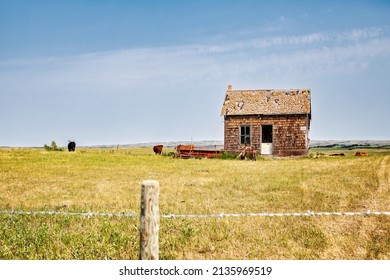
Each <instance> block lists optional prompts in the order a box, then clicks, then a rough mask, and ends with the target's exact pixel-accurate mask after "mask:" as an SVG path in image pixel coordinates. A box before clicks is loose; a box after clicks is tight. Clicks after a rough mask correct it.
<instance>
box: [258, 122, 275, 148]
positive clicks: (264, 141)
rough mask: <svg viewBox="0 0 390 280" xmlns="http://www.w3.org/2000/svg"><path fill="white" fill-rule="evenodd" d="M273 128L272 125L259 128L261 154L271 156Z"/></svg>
mask: <svg viewBox="0 0 390 280" xmlns="http://www.w3.org/2000/svg"><path fill="white" fill-rule="evenodd" d="M272 140H273V127H272V125H262V126H261V154H262V155H272V148H273V147H272Z"/></svg>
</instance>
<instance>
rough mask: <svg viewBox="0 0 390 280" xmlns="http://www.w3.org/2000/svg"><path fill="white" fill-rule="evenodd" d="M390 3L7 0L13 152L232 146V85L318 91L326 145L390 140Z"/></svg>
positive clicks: (6, 87) (3, 25)
mask: <svg viewBox="0 0 390 280" xmlns="http://www.w3.org/2000/svg"><path fill="white" fill-rule="evenodd" d="M389 15H390V2H389V1H342V2H341V1H254V0H253V1H251V0H247V1H228V0H225V1H222V0H207V1H202V0H200V1H173V0H172V1H81V0H80V1H72V0H70V1H39V0H36V1H18V0H13V1H5V0H0V146H43V144H50V142H51V141H52V140H55V141H56V142H57V144H59V145H62V146H64V145H66V144H67V143H68V140H75V141H76V142H77V143H78V144H79V145H98V144H107V145H111V144H112V145H115V144H129V143H139V142H165V141H184V140H194V141H197V140H222V139H223V118H222V117H221V116H220V109H221V106H222V103H223V100H224V95H225V92H226V89H227V86H228V85H229V84H231V85H233V89H271V88H276V89H290V88H310V89H311V92H312V124H311V130H310V138H311V139H315V140H331V139H334V140H355V139H356V140H366V139H368V140H370V139H372V140H388V139H390V110H389V105H390V79H389V73H390V70H389V69H390V17H389Z"/></svg>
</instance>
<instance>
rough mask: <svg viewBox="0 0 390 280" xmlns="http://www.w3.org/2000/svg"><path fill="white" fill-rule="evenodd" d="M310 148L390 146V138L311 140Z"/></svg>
mask: <svg viewBox="0 0 390 280" xmlns="http://www.w3.org/2000/svg"><path fill="white" fill-rule="evenodd" d="M309 147H310V148H340V149H354V148H390V140H311V141H310V144H309Z"/></svg>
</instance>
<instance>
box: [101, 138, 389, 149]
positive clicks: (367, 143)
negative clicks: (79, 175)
mask: <svg viewBox="0 0 390 280" xmlns="http://www.w3.org/2000/svg"><path fill="white" fill-rule="evenodd" d="M180 144H181V145H195V147H198V148H204V149H217V150H221V149H223V148H224V144H223V141H222V140H203V141H170V142H146V143H135V144H123V145H119V147H120V148H152V147H153V146H155V145H164V147H165V148H174V147H176V146H177V145H180ZM116 146H117V145H99V146H94V147H99V148H112V147H116ZM309 147H310V148H340V149H352V148H358V147H361V148H365V147H366V148H381V147H389V148H390V140H311V141H310V144H309Z"/></svg>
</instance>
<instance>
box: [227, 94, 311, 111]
mask: <svg viewBox="0 0 390 280" xmlns="http://www.w3.org/2000/svg"><path fill="white" fill-rule="evenodd" d="M259 114H260V115H285V114H311V102H310V89H289V90H285V89H263V90H230V89H229V90H227V91H226V95H225V102H224V103H223V106H222V110H221V115H259Z"/></svg>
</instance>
